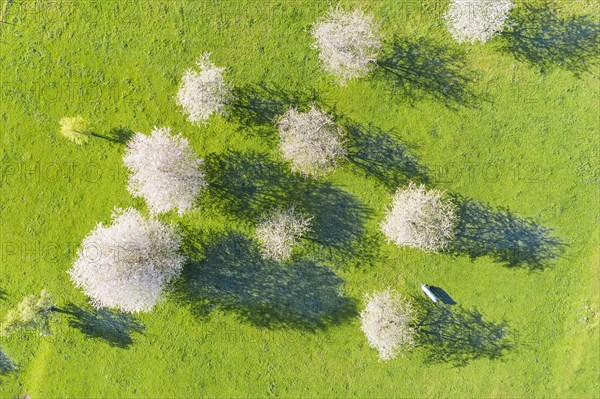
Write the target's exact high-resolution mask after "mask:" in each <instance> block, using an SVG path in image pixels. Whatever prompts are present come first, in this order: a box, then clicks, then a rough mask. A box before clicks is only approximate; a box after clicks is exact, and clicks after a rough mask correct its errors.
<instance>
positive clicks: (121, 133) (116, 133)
mask: <svg viewBox="0 0 600 399" xmlns="http://www.w3.org/2000/svg"><path fill="white" fill-rule="evenodd" d="M133 135H134V132H133V130H131V129H128V128H126V127H115V128H112V129H110V131H109V132H108V137H110V138H111V139H112V141H114V142H115V143H119V144H125V143H126V142H127V141H128V140H129V139H130V138H131V137H132V136H133Z"/></svg>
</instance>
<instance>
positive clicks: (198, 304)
mask: <svg viewBox="0 0 600 399" xmlns="http://www.w3.org/2000/svg"><path fill="white" fill-rule="evenodd" d="M204 246H205V252H204V255H205V258H204V259H202V260H201V261H197V262H193V263H190V264H189V265H187V266H186V268H185V269H184V272H183V274H182V277H181V278H180V279H179V280H178V281H177V282H176V283H175V289H174V291H173V295H174V296H175V299H176V300H178V301H180V302H181V303H184V304H187V305H189V306H190V308H191V309H192V311H193V312H194V313H195V314H196V315H197V316H198V317H205V316H206V315H208V314H209V313H210V311H211V310H212V309H215V308H216V309H222V310H224V311H230V312H234V313H235V314H236V315H237V316H238V317H239V318H240V319H241V320H244V321H246V322H249V323H251V324H253V325H256V326H260V327H267V328H273V329H277V328H293V329H301V330H308V331H311V330H316V329H323V328H326V327H327V326H329V325H332V324H339V323H342V322H343V321H345V320H347V319H348V318H349V317H353V316H355V314H356V305H355V303H354V301H353V300H352V299H350V298H347V297H346V296H344V295H343V294H342V293H341V288H342V285H343V280H342V279H341V278H340V277H338V276H337V275H336V274H335V273H334V272H333V271H331V270H330V269H329V268H327V267H323V266H320V265H318V264H316V263H314V262H313V261H310V260H297V261H293V262H291V263H289V264H285V265H281V264H278V263H275V262H270V261H267V260H265V259H263V258H262V256H261V254H260V252H259V250H258V248H257V247H256V246H255V245H254V243H253V242H252V241H251V240H250V239H248V238H247V237H245V236H244V235H242V234H240V233H231V234H228V235H220V236H217V237H213V238H211V242H210V243H209V244H205V245H204ZM193 257H194V256H193V254H192V258H193Z"/></svg>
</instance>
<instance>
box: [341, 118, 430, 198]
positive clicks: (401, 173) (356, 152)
mask: <svg viewBox="0 0 600 399" xmlns="http://www.w3.org/2000/svg"><path fill="white" fill-rule="evenodd" d="M346 129H347V132H348V141H347V148H348V155H347V159H348V160H349V161H350V163H352V164H353V165H355V166H357V167H359V168H361V169H363V170H364V171H365V173H367V174H368V175H372V176H375V177H376V178H377V179H378V180H379V181H381V182H382V183H383V184H385V185H386V186H387V187H388V188H392V189H396V188H397V187H398V186H400V185H403V184H406V183H407V182H408V181H415V182H421V183H425V182H427V181H429V178H428V176H427V168H426V167H425V166H424V165H421V164H419V162H418V160H417V159H416V158H415V157H414V156H412V155H410V148H409V146H408V145H407V144H405V143H402V142H401V141H400V140H398V139H397V138H396V137H394V136H392V135H390V134H389V133H387V132H384V131H382V130H381V129H379V128H378V127H375V126H372V125H369V126H364V125H358V124H352V123H347V124H346Z"/></svg>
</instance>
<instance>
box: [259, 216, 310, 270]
mask: <svg viewBox="0 0 600 399" xmlns="http://www.w3.org/2000/svg"><path fill="white" fill-rule="evenodd" d="M311 220H312V218H311V217H308V216H306V215H304V214H303V213H302V212H299V211H297V210H296V208H295V207H293V206H291V207H289V208H280V209H277V210H276V211H275V212H273V213H269V214H267V215H265V216H264V217H263V219H262V220H261V221H260V223H259V224H258V226H257V228H256V237H257V240H258V243H259V244H260V249H261V252H262V253H263V256H264V257H265V258H267V259H272V260H275V261H279V262H284V261H286V260H288V259H289V258H290V257H291V256H292V250H293V248H294V246H296V245H297V244H298V241H299V239H300V238H301V237H302V235H304V234H306V233H307V232H308V231H309V230H310V226H311Z"/></svg>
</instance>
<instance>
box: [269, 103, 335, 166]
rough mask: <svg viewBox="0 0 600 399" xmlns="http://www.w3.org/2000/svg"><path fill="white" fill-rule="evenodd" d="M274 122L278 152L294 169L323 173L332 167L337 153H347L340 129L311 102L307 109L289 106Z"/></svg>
mask: <svg viewBox="0 0 600 399" xmlns="http://www.w3.org/2000/svg"><path fill="white" fill-rule="evenodd" d="M277 124H278V126H279V138H280V144H279V145H280V149H281V153H282V154H283V157H284V158H285V159H286V160H287V161H290V162H291V164H292V169H293V170H295V171H298V172H300V173H302V174H304V175H313V176H319V175H323V174H326V173H329V172H331V171H332V170H333V169H335V166H336V164H337V160H338V159H339V157H341V156H344V155H346V150H345V149H344V135H343V132H342V130H341V129H340V128H339V127H338V126H336V124H335V123H334V122H333V120H332V119H331V117H330V116H329V115H327V114H326V113H325V112H323V111H320V110H318V109H317V108H315V107H314V106H312V107H311V108H310V110H309V111H308V112H299V111H298V109H297V108H290V109H289V110H288V111H287V112H286V113H285V114H283V115H282V116H280V117H279V119H278V120H277Z"/></svg>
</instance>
